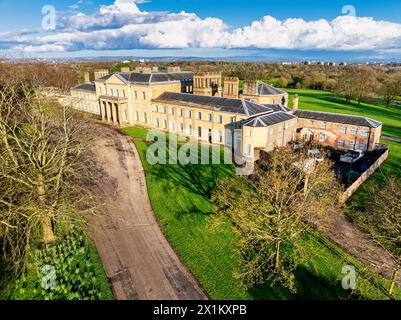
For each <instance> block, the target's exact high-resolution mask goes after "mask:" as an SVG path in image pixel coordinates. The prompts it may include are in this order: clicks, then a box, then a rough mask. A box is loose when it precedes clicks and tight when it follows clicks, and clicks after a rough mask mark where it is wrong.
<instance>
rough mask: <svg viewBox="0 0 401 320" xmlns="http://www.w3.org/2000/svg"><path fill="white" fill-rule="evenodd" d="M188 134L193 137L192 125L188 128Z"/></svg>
mask: <svg viewBox="0 0 401 320" xmlns="http://www.w3.org/2000/svg"><path fill="white" fill-rule="evenodd" d="M188 134H189V135H190V136H192V125H191V124H190V125H189V126H188Z"/></svg>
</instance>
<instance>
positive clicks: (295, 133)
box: [71, 68, 382, 158]
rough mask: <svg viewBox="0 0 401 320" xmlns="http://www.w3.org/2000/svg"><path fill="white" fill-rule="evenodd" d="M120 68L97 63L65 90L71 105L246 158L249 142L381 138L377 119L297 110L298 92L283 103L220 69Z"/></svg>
mask: <svg viewBox="0 0 401 320" xmlns="http://www.w3.org/2000/svg"><path fill="white" fill-rule="evenodd" d="M122 71H123V72H117V73H112V74H109V73H108V72H106V70H101V71H98V72H97V73H96V74H95V80H94V82H86V83H84V84H81V85H78V86H76V87H74V88H72V89H71V96H72V97H74V99H78V100H77V101H76V102H75V103H74V106H75V107H76V108H77V109H80V110H83V111H87V112H92V113H94V114H97V115H99V116H100V117H101V118H102V120H103V121H105V122H108V123H113V124H115V125H118V126H132V125H140V126H143V127H148V128H155V129H159V130H163V131H168V132H173V133H176V134H178V135H183V136H188V137H194V138H197V139H199V140H201V141H205V142H209V143H216V144H222V145H227V146H233V145H235V147H236V149H237V150H238V148H239V150H241V154H242V155H244V156H246V157H250V158H253V156H254V152H255V150H256V149H264V150H267V151H270V150H272V149H274V148H275V147H280V146H285V145H287V144H288V142H290V141H295V140H301V139H303V140H315V141H317V142H319V143H321V144H323V145H329V146H333V147H335V148H339V149H362V150H373V149H374V148H375V147H376V145H377V143H379V140H380V136H381V128H382V124H381V123H380V122H378V121H375V120H373V119H369V118H365V117H357V116H350V115H342V114H332V113H324V112H314V111H305V110H298V103H299V102H298V101H299V97H298V96H295V98H294V107H293V109H290V108H288V107H287V104H288V93H286V92H284V91H281V90H279V89H277V88H274V87H273V86H271V85H268V84H266V83H263V82H259V81H253V82H252V81H245V82H244V89H243V91H242V92H241V91H240V90H239V79H238V78H225V79H224V84H223V81H222V77H221V74H220V73H200V74H195V75H194V74H192V73H191V72H182V71H181V70H179V68H169V70H168V72H159V71H157V70H156V69H153V70H152V69H151V68H147V69H146V68H142V69H138V70H136V71H135V72H128V70H126V69H124V70H122ZM87 78H88V77H86V80H87ZM234 132H235V133H236V134H234ZM238 132H239V134H238Z"/></svg>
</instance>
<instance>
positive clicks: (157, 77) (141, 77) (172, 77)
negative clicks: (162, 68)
mask: <svg viewBox="0 0 401 320" xmlns="http://www.w3.org/2000/svg"><path fill="white" fill-rule="evenodd" d="M113 74H115V75H117V77H119V78H121V79H122V80H123V81H126V82H130V83H158V82H171V81H182V80H192V79H193V74H192V72H169V73H166V72H152V73H141V72H116V73H111V74H108V75H105V76H103V77H101V78H99V79H98V81H106V80H107V79H109V78H110V77H111V76H112V75H113Z"/></svg>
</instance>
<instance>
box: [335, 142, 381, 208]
mask: <svg viewBox="0 0 401 320" xmlns="http://www.w3.org/2000/svg"><path fill="white" fill-rule="evenodd" d="M382 147H384V146H382ZM386 147H387V146H386ZM388 153H389V149H388V147H387V150H386V151H385V152H384V153H383V154H382V155H381V156H380V157H379V158H378V159H377V160H376V161H375V162H374V163H373V164H372V165H371V166H370V167H369V169H368V170H366V171H365V172H364V173H362V174H361V176H360V177H359V178H358V179H357V180H356V181H355V182H354V183H353V184H352V185H350V186H349V187H348V188H347V190H345V192H344V193H343V194H342V195H341V196H340V203H341V204H344V203H345V202H346V201H347V200H348V199H349V198H350V197H351V196H352V195H353V194H354V192H355V191H356V190H358V188H359V187H360V186H361V185H362V184H363V183H364V182H365V181H366V180H368V178H369V177H370V176H371V175H372V174H373V173H374V172H375V171H376V170H377V169H378V168H379V167H380V166H381V165H382V163H383V162H384V161H386V159H387V158H388Z"/></svg>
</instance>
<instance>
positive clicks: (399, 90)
mask: <svg viewBox="0 0 401 320" xmlns="http://www.w3.org/2000/svg"><path fill="white" fill-rule="evenodd" d="M379 93H380V95H381V96H382V97H383V100H384V102H385V103H386V107H387V108H389V107H390V105H391V104H392V103H393V102H394V101H395V99H396V98H397V96H399V95H401V77H395V76H385V77H383V79H382V82H381V86H380V90H379Z"/></svg>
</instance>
